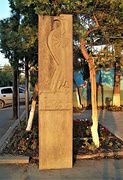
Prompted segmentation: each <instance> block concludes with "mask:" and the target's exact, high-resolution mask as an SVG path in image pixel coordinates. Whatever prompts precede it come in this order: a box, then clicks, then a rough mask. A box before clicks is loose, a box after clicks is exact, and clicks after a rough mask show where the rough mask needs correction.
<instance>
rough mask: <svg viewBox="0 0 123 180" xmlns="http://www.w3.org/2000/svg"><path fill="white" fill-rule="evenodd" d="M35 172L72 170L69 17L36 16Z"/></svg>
mask: <svg viewBox="0 0 123 180" xmlns="http://www.w3.org/2000/svg"><path fill="white" fill-rule="evenodd" d="M38 33H39V51H38V52H39V64H38V67H39V70H38V84H39V169H61V168H71V167H72V164H73V163H72V160H73V158H72V155H73V150H72V149H73V147H72V138H73V137H72V132H73V115H72V112H73V110H72V109H73V105H72V102H73V101H72V97H73V96H72V82H73V76H72V75H73V72H72V70H73V67H72V65H73V62H72V44H73V42H72V41H73V40H72V16H71V15H60V16H58V17H53V16H39V32H38Z"/></svg>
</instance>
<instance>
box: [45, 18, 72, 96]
mask: <svg viewBox="0 0 123 180" xmlns="http://www.w3.org/2000/svg"><path fill="white" fill-rule="evenodd" d="M69 42H70V39H69V34H68V33H67V31H66V30H65V28H64V24H63V22H62V20H59V19H55V20H54V22H53V29H52V31H51V32H50V34H49V36H48V47H49V50H50V53H51V55H52V58H53V61H54V62H55V63H54V64H55V73H54V75H53V78H52V79H51V83H50V89H51V91H52V92H54V93H55V92H58V91H61V90H63V91H65V93H69V82H68V79H67V76H66V70H65V69H64V66H65V61H66V59H65V49H66V47H67V46H69Z"/></svg>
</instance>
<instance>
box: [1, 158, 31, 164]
mask: <svg viewBox="0 0 123 180" xmlns="http://www.w3.org/2000/svg"><path fill="white" fill-rule="evenodd" d="M28 163H29V157H27V156H0V164H28Z"/></svg>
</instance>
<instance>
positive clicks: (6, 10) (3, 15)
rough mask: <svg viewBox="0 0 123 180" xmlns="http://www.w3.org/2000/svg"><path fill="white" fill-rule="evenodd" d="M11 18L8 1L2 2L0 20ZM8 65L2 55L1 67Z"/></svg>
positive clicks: (0, 1)
mask: <svg viewBox="0 0 123 180" xmlns="http://www.w3.org/2000/svg"><path fill="white" fill-rule="evenodd" d="M9 16H10V9H9V3H8V0H0V20H1V19H4V18H7V17H9ZM5 64H8V60H7V59H5V58H4V55H3V54H1V53H0V66H4V65H5Z"/></svg>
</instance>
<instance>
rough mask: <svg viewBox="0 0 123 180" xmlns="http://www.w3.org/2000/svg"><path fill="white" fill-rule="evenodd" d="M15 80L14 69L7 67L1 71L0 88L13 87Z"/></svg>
mask: <svg viewBox="0 0 123 180" xmlns="http://www.w3.org/2000/svg"><path fill="white" fill-rule="evenodd" d="M12 80H13V69H12V67H11V66H10V65H5V66H4V67H3V68H1V69H0V87H1V86H11V85H12Z"/></svg>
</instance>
